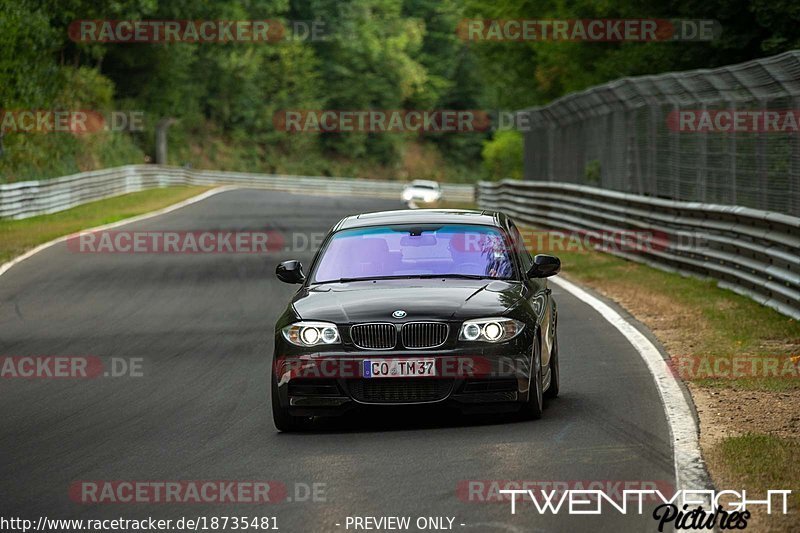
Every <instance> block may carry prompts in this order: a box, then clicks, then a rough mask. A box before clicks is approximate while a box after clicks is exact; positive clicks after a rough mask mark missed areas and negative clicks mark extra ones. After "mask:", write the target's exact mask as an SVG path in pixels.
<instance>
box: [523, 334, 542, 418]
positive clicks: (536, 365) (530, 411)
mask: <svg viewBox="0 0 800 533" xmlns="http://www.w3.org/2000/svg"><path fill="white" fill-rule="evenodd" d="M533 350H534V351H533V361H532V362H533V368H532V375H531V379H530V387H529V388H528V401H527V402H525V405H524V406H523V408H522V413H523V416H524V417H525V418H527V419H530V420H538V419H540V418H542V411H543V410H544V396H543V395H542V343H541V341H540V340H539V337H538V336H537V337H536V341H535V342H534V345H533Z"/></svg>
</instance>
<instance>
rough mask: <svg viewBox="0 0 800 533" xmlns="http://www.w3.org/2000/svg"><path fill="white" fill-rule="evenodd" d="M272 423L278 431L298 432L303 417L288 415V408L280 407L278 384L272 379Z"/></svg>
mask: <svg viewBox="0 0 800 533" xmlns="http://www.w3.org/2000/svg"><path fill="white" fill-rule="evenodd" d="M272 421H273V423H274V424H275V427H276V428H277V429H278V431H283V432H290V431H298V430H299V429H301V428H302V427H303V417H301V416H293V415H290V414H289V408H288V407H282V406H281V402H280V398H279V397H278V382H277V381H276V380H275V377H274V376H273V377H272Z"/></svg>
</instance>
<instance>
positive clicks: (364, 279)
mask: <svg viewBox="0 0 800 533" xmlns="http://www.w3.org/2000/svg"><path fill="white" fill-rule="evenodd" d="M408 277H409V276H373V277H366V278H338V279H326V280H325V281H315V282H313V283H312V285H320V284H323V283H350V282H351V281H377V280H382V279H406V278H408Z"/></svg>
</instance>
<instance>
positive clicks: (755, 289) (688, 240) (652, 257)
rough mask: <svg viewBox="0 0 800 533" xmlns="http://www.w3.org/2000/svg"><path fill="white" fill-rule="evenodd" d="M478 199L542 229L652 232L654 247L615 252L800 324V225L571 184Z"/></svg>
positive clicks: (506, 189) (481, 193) (533, 186)
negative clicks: (706, 281)
mask: <svg viewBox="0 0 800 533" xmlns="http://www.w3.org/2000/svg"><path fill="white" fill-rule="evenodd" d="M477 196H478V204H479V205H480V207H481V208H485V209H492V210H502V211H504V212H506V213H508V214H509V215H511V216H512V217H514V218H515V219H516V220H519V221H520V222H523V223H526V224H530V225H533V226H536V227H541V228H546V229H547V228H549V229H553V228H556V229H561V230H565V231H575V232H587V231H589V232H611V233H614V232H616V233H622V232H626V231H627V232H630V231H643V232H645V231H649V232H652V235H653V236H654V240H653V243H652V244H655V245H654V246H647V247H642V248H637V249H636V250H635V251H633V252H632V251H628V250H624V249H622V248H620V249H618V250H609V251H611V253H614V254H615V255H619V256H622V257H625V258H627V259H631V260H633V261H638V262H642V263H647V264H650V265H652V266H655V267H657V268H661V269H662V270H671V271H677V272H680V273H682V274H689V275H694V276H699V277H704V278H713V279H716V280H717V281H718V285H719V286H720V287H724V288H727V289H730V290H732V291H734V292H737V293H739V294H743V295H745V296H748V297H750V298H752V299H754V300H756V301H758V302H759V303H761V304H763V305H766V306H768V307H771V308H773V309H776V310H777V311H780V312H781V313H784V314H786V315H788V316H791V317H793V318H795V319H800V218H797V217H792V216H789V215H784V214H781V213H773V212H768V211H760V210H756V209H751V208H748V207H737V206H724V205H714V204H704V203H697V202H680V201H675V200H664V199H659V198H652V197H647V196H640V195H635V194H627V193H620V192H614V191H608V190H604V189H598V188H595V187H587V186H584V185H574V184H567V183H551V182H530V181H514V180H504V181H502V182H497V183H490V182H481V183H480V184H479V185H478V193H477ZM556 255H557V254H556Z"/></svg>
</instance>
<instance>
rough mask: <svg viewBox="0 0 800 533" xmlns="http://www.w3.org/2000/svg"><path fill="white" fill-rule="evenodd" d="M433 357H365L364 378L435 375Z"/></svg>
mask: <svg viewBox="0 0 800 533" xmlns="http://www.w3.org/2000/svg"><path fill="white" fill-rule="evenodd" d="M435 361H436V360H435V359H366V360H365V361H364V367H363V368H364V372H363V375H364V377H365V378H408V377H420V378H422V377H431V376H435V375H436V364H435Z"/></svg>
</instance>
